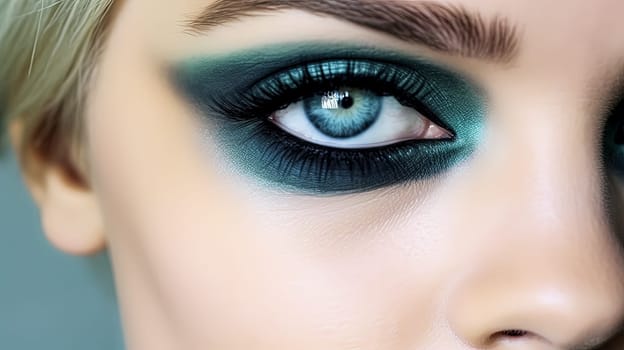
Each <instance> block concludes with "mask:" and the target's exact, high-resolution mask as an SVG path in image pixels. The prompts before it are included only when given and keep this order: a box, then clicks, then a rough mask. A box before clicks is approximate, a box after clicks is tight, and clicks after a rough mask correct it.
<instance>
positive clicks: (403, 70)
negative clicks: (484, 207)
mask: <svg viewBox="0 0 624 350" xmlns="http://www.w3.org/2000/svg"><path fill="white" fill-rule="evenodd" d="M345 62H349V63H345ZM321 65H322V67H321ZM319 67H320V68H324V70H323V71H319ZM345 67H350V68H345ZM384 67H388V68H387V69H388V70H391V71H397V72H399V73H400V74H399V75H400V76H401V77H404V78H405V79H404V81H403V82H398V81H397V82H396V85H398V84H400V83H404V84H403V85H404V86H405V87H406V88H407V87H411V88H412V89H413V91H412V90H409V89H406V90H407V97H405V96H404V97H405V98H406V99H410V98H412V97H410V96H412V95H413V96H418V95H420V96H419V98H418V100H419V101H420V102H421V103H422V105H423V106H424V107H426V109H428V110H429V111H430V112H431V113H432V114H433V116H434V118H431V119H432V120H433V121H434V122H435V123H437V124H439V125H441V126H444V127H446V128H447V129H449V130H451V131H453V133H454V134H455V137H454V139H452V140H427V141H423V140H419V141H409V142H403V143H400V144H396V145H392V146H387V147H384V148H378V149H367V150H359V151H357V153H356V152H354V151H350V152H345V151H344V150H337V149H327V148H324V149H321V150H319V147H317V146H312V145H310V144H307V143H305V142H302V141H301V140H297V139H296V138H294V137H293V136H289V135H283V134H284V133H283V132H279V131H276V130H275V129H276V127H275V126H273V125H272V123H270V122H268V121H266V117H267V116H268V115H267V113H271V112H273V111H275V110H276V109H277V108H273V109H272V110H262V108H258V109H255V110H254V109H248V110H246V113H240V111H238V110H236V108H237V107H236V105H237V104H241V105H248V104H249V103H250V101H253V99H254V98H256V97H254V96H256V95H259V96H260V97H259V98H260V99H263V98H265V99H266V98H267V97H266V96H267V95H270V93H271V91H274V90H279V89H280V88H281V89H283V88H284V86H281V87H280V85H297V81H296V80H297V79H305V77H303V76H304V73H307V74H308V76H315V77H318V76H319V75H323V74H327V72H328V71H329V72H331V75H334V76H340V75H341V74H342V73H345V74H346V71H345V69H351V70H350V72H351V74H352V75H364V76H366V75H367V74H368V75H370V76H379V75H380V74H383V72H384V70H386V69H385V68H384ZM315 68H316V70H315ZM358 70H359V71H358ZM373 71H374V72H373ZM353 72H357V74H354V73H353ZM169 76H170V78H171V80H172V83H173V85H174V86H175V87H176V88H177V89H178V90H179V92H180V93H181V94H182V96H183V97H184V98H186V99H187V100H188V101H189V102H190V103H191V104H192V105H193V106H194V107H195V108H196V110H197V111H198V115H199V116H200V118H201V121H202V125H205V126H206V127H207V128H210V130H211V132H212V133H213V134H214V135H216V136H217V142H218V143H219V146H221V147H220V149H222V150H223V151H224V152H225V153H226V156H227V157H226V158H227V159H228V160H230V161H231V163H232V164H233V166H235V167H236V168H237V169H238V170H240V171H241V172H243V173H245V174H247V175H248V176H249V177H250V178H252V179H255V180H257V181H258V182H261V183H263V184H266V185H267V186H270V187H279V188H281V189H284V190H287V191H292V192H301V193H312V194H334V193H338V194H339V193H348V192H363V191H368V190H372V189H376V188H380V187H385V186H390V185H396V184H399V183H404V182H407V181H418V180H423V179H426V178H430V177H433V176H435V175H438V174H440V173H442V172H444V171H447V170H449V169H451V168H452V167H453V166H455V165H457V164H458V163H460V162H462V161H464V160H466V159H468V158H469V157H470V155H471V154H472V153H473V152H474V151H475V150H476V148H477V147H478V145H479V141H480V139H481V135H482V133H483V126H484V122H485V116H486V102H485V96H484V94H483V92H482V91H481V90H480V89H479V88H478V86H477V85H475V84H474V83H472V82H470V81H468V80H467V79H466V78H464V77H463V76H462V75H460V74H459V73H456V72H454V71H452V70H451V69H448V68H443V67H441V66H438V65H436V64H433V63H431V62H429V61H427V60H425V59H422V58H416V57H412V56H409V55H405V54H401V53H397V52H393V51H388V50H382V49H378V48H373V47H368V46H352V45H344V44H328V43H298V44H292V43H291V44H282V45H271V46H265V47H259V48H254V49H248V50H244V51H239V52H234V53H229V54H224V55H214V56H202V57H192V58H189V59H186V60H182V61H180V62H175V63H174V64H172V65H171V67H170V69H169ZM408 83H411V84H408ZM344 85H347V86H348V79H347V80H346V81H345V84H344ZM416 85H418V86H419V88H418V90H415V89H416V88H415V87H414V86H416ZM410 93H411V94H412V95H410ZM291 102H294V101H291ZM427 117H431V116H430V115H427ZM279 147H282V148H283V149H281V150H278V148H279ZM289 147H290V148H289ZM319 154H320V156H319V158H320V160H319V162H320V164H314V163H313V162H314V160H313V159H312V157H314V155H319ZM280 157H282V159H280ZM358 162H365V163H363V164H361V163H358ZM332 167H333V168H332ZM318 169H323V170H324V172H322V173H321V172H320V171H318ZM328 169H332V170H331V171H329V170H328Z"/></svg>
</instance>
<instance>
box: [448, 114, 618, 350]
mask: <svg viewBox="0 0 624 350" xmlns="http://www.w3.org/2000/svg"><path fill="white" fill-rule="evenodd" d="M528 118H529V119H527V118H525V119H524V123H523V124H516V125H510V126H509V127H511V128H513V131H511V132H505V133H502V132H501V134H505V135H511V136H510V137H508V138H505V139H500V140H496V138H494V144H495V145H494V144H490V145H489V147H495V148H496V149H497V150H498V151H497V152H491V154H490V155H489V156H487V157H488V159H486V160H485V161H484V164H488V166H483V167H482V169H483V170H482V171H480V172H479V174H478V175H477V176H475V182H476V186H475V187H476V188H480V189H482V190H479V191H478V194H475V195H476V196H475V198H477V199H476V201H477V203H476V204H477V205H475V206H473V207H471V208H467V211H469V212H470V215H471V221H472V223H471V224H472V225H473V226H475V227H478V228H479V229H478V230H477V231H478V232H477V233H476V236H475V240H474V244H473V245H472V246H471V249H472V250H471V251H470V252H469V253H467V254H468V255H469V257H467V258H466V259H468V260H469V261H471V264H468V265H465V266H462V267H461V268H460V272H459V273H458V276H460V277H459V278H458V280H457V283H456V284H454V286H453V287H452V290H451V292H450V297H449V298H448V301H449V304H448V307H449V309H448V315H449V320H450V323H451V326H452V328H453V329H454V331H455V332H456V333H457V334H458V335H459V336H460V337H461V338H462V339H464V340H465V341H466V342H468V343H470V344H472V345H473V346H477V347H479V346H485V345H487V344H490V343H491V342H493V341H494V342H495V341H497V339H499V338H500V337H502V338H506V337H507V335H508V334H515V335H517V334H527V335H530V336H528V337H520V338H522V339H521V340H518V341H524V342H527V343H530V342H538V343H541V344H542V345H544V344H548V345H552V346H553V348H566V347H571V346H579V345H583V344H585V343H588V342H591V341H596V339H604V337H606V336H607V335H608V334H609V333H610V332H611V331H612V330H613V329H614V327H616V326H617V325H618V324H619V322H620V321H621V320H622V317H623V315H624V294H622V285H623V282H622V281H624V274H623V273H622V261H621V255H620V254H619V249H618V248H617V246H618V242H617V240H616V239H615V237H614V235H613V232H611V228H610V227H609V225H608V222H609V220H608V218H607V215H606V213H605V211H604V205H603V202H604V199H603V190H602V187H603V186H602V177H603V175H602V174H601V170H600V169H601V164H600V159H599V154H600V153H599V152H598V151H597V150H596V149H592V146H591V145H592V144H597V143H596V142H593V141H592V140H591V137H590V136H589V134H588V133H587V130H586V129H585V128H582V127H580V126H579V125H578V124H574V120H573V119H569V120H568V121H567V123H566V122H564V121H562V119H561V118H563V116H562V115H561V114H557V113H555V114H554V115H553V113H552V111H550V112H549V111H543V112H542V115H541V116H535V115H533V116H532V117H528ZM530 118H534V120H531V119H530ZM557 118H559V119H558V120H557ZM567 118H574V115H571V114H570V113H568V114H567ZM579 140H581V141H580V143H579ZM509 331H511V332H509ZM515 331H523V332H520V333H518V332H515ZM528 348H532V347H528Z"/></svg>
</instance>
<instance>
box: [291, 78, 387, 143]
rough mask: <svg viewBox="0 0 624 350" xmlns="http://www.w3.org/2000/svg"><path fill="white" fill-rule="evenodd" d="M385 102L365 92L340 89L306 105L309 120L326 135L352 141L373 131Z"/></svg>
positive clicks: (317, 97)
mask: <svg viewBox="0 0 624 350" xmlns="http://www.w3.org/2000/svg"><path fill="white" fill-rule="evenodd" d="M382 105H383V98H382V97H381V96H377V95H375V94H374V93H372V92H370V91H366V90H348V89H341V90H336V91H331V92H325V93H323V94H322V95H315V96H312V97H308V98H306V99H305V100H304V101H303V106H304V110H305V114H306V117H307V118H308V119H309V120H310V121H311V122H312V124H314V126H315V127H316V128H317V129H318V130H320V131H321V132H323V133H324V134H326V135H328V136H331V137H335V138H351V137H354V136H357V135H359V134H361V133H362V132H364V131H366V130H367V129H368V128H370V127H371V125H373V124H374V123H375V121H377V119H378V118H379V114H380V113H381V107H382Z"/></svg>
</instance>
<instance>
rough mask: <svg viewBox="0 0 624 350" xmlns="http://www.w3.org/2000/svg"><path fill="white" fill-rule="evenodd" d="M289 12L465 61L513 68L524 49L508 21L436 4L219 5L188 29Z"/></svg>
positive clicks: (266, 0) (328, 0) (292, 1)
mask: <svg viewBox="0 0 624 350" xmlns="http://www.w3.org/2000/svg"><path fill="white" fill-rule="evenodd" d="M285 10H302V11H305V12H309V13H312V14H316V15H321V16H330V17H335V18H338V19H340V20H345V21H348V22H351V23H354V24H356V25H359V26H362V27H366V28H369V29H372V30H375V31H378V32H383V33H386V34H389V35H392V36H394V37H396V38H398V39H400V40H403V41H406V42H410V43H415V44H420V45H424V46H427V47H429V48H431V49H433V50H436V51H440V52H443V53H446V54H450V55H457V56H461V57H468V58H477V59H481V60H485V61H492V62H497V63H508V62H510V61H512V60H513V59H514V58H515V57H516V56H517V53H518V50H519V39H518V31H517V28H516V27H515V26H513V25H511V24H510V22H509V20H508V19H507V18H505V17H501V16H494V17H492V18H490V19H489V20H485V19H484V18H483V16H481V15H480V14H479V13H477V12H470V11H468V10H467V9H465V8H463V7H461V6H453V5H445V4H439V3H434V2H431V1H422V2H420V1H417V2H415V1H405V0H403V1H401V0H388V1H381V0H217V1H215V2H214V3H212V4H211V5H208V6H207V7H206V8H205V9H204V10H203V11H202V12H201V13H200V15H199V16H198V17H196V18H193V19H191V20H190V21H188V22H187V23H186V27H187V29H188V30H190V31H191V32H194V33H201V32H205V31H208V30H210V29H211V28H213V27H216V26H220V25H223V24H226V23H229V22H234V21H237V20H241V19H244V18H246V17H254V16H259V15H262V14H266V13H269V12H276V11H285Z"/></svg>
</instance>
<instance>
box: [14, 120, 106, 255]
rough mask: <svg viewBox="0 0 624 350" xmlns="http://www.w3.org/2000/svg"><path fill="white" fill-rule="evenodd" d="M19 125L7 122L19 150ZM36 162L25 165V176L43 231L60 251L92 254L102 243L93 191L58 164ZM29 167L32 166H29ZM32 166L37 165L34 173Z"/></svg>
mask: <svg viewBox="0 0 624 350" xmlns="http://www.w3.org/2000/svg"><path fill="white" fill-rule="evenodd" d="M21 129H22V128H21V125H20V124H19V122H12V123H11V124H10V125H9V132H10V138H11V143H12V144H13V146H14V149H16V150H18V149H19V148H18V145H20V139H21V135H22V133H21ZM33 162H36V163H37V164H35V166H33V167H28V168H26V167H24V170H23V171H24V173H23V175H24V180H25V183H26V185H27V187H28V189H29V190H30V193H31V195H32V197H33V198H34V200H35V203H36V204H37V206H38V207H39V210H40V215H41V222H42V228H43V231H44V233H45V235H46V237H47V238H48V240H49V241H50V242H51V243H52V245H54V246H55V247H56V248H58V249H59V250H61V251H64V252H66V253H69V254H72V255H91V254H95V253H97V252H99V251H100V250H102V249H103V248H104V247H105V238H104V233H103V223H102V217H101V214H100V210H99V205H98V203H97V201H96V198H95V195H94V193H93V192H92V191H91V190H90V189H89V188H85V187H83V186H80V185H78V184H75V183H74V182H72V181H70V180H69V179H68V177H67V176H66V174H67V173H66V172H65V171H64V170H63V169H61V168H60V167H59V166H55V165H51V164H47V163H45V161H43V160H33ZM29 168H30V169H31V170H29ZM32 169H37V170H36V174H35V173H33V170H32Z"/></svg>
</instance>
